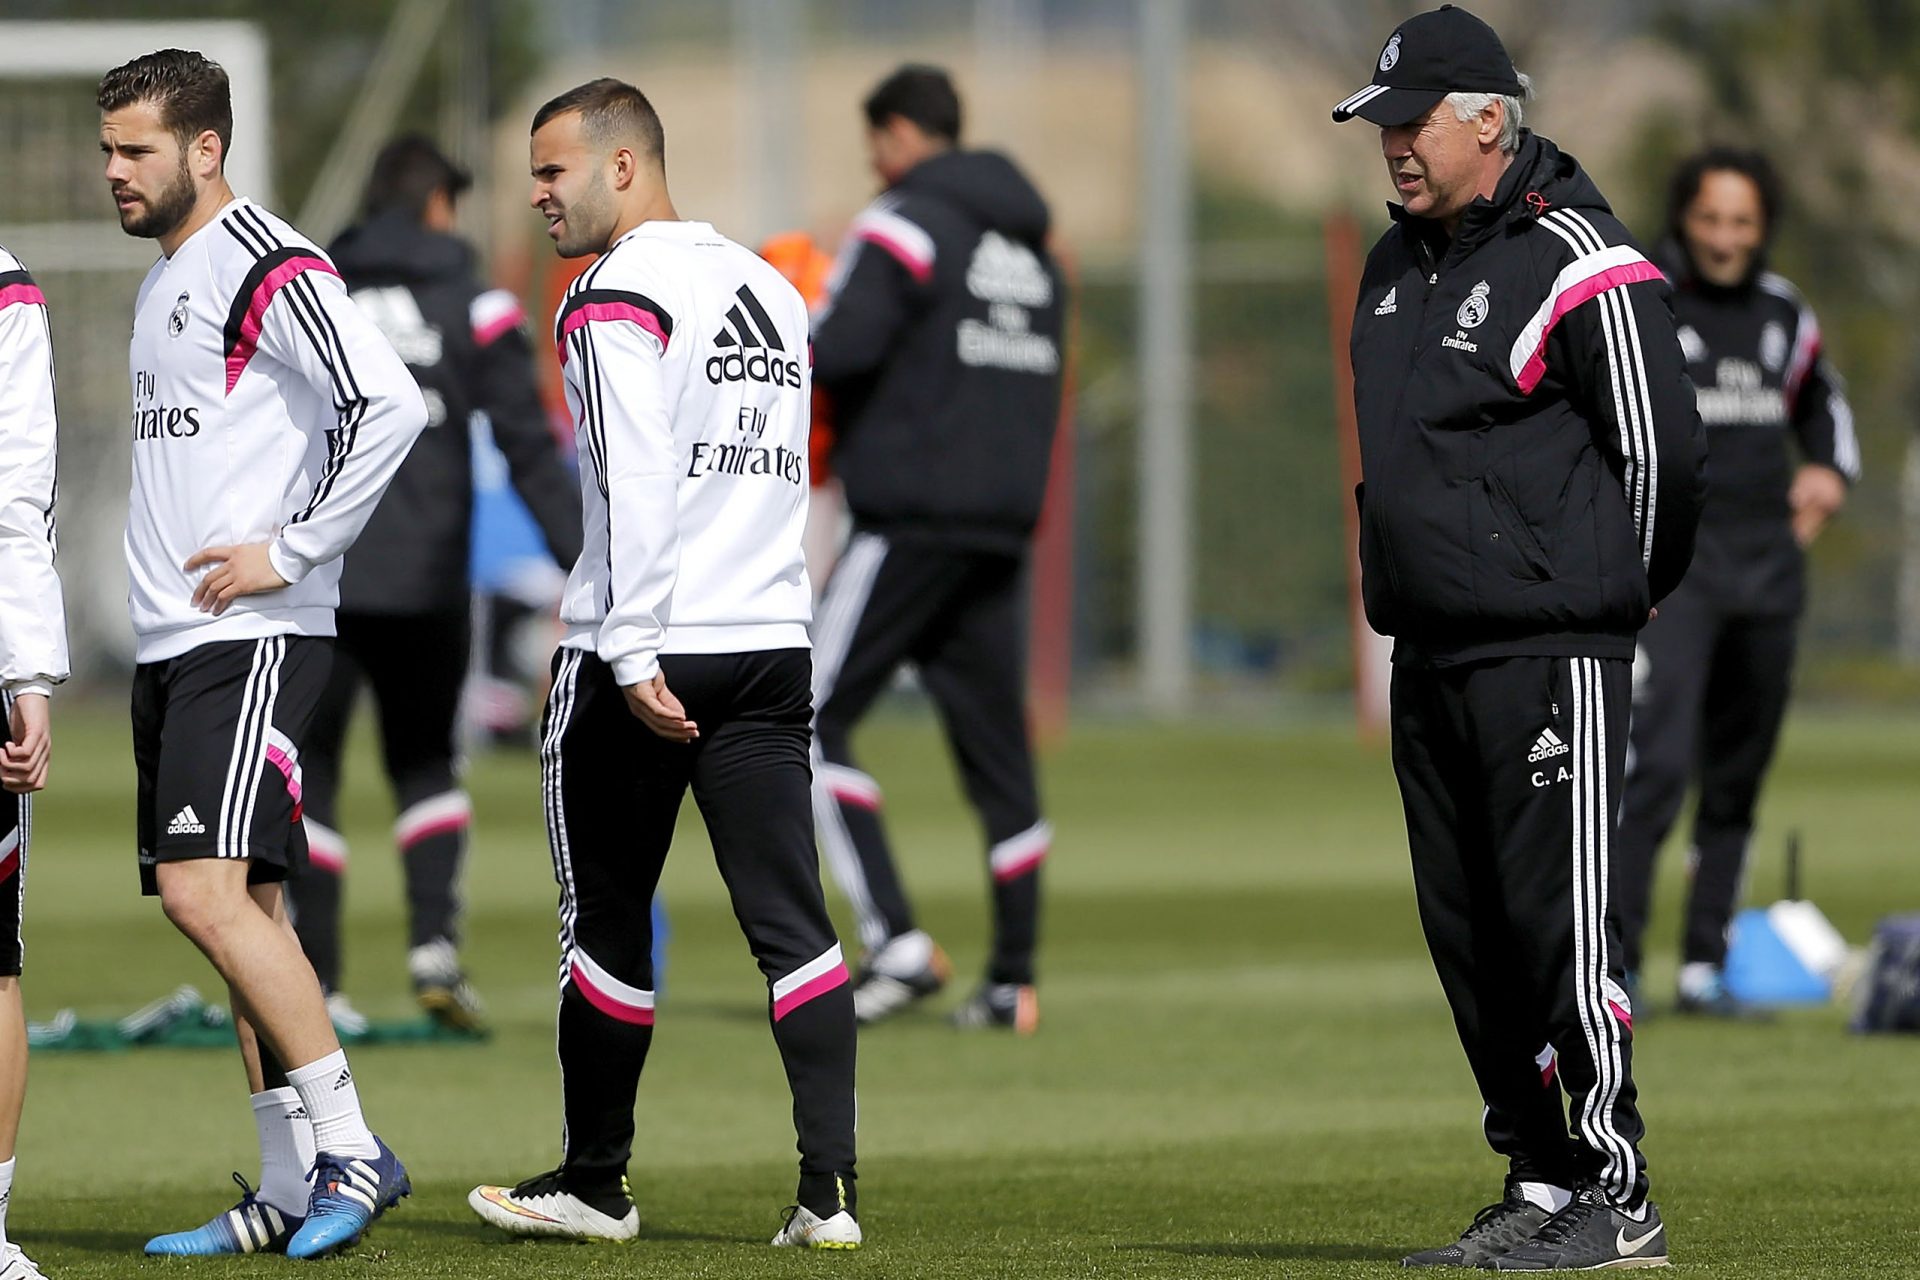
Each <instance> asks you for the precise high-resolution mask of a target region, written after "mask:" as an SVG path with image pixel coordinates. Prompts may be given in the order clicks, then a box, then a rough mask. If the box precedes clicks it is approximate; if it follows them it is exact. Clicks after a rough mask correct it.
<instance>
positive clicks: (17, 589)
mask: <svg viewBox="0 0 1920 1280" xmlns="http://www.w3.org/2000/svg"><path fill="white" fill-rule="evenodd" d="M57 428H58V424H57V420H56V418H55V417H54V410H53V336H52V333H51V331H50V330H49V329H48V326H47V300H46V298H44V297H43V296H41V293H40V288H39V286H38V285H36V284H34V282H33V277H32V276H30V275H28V274H27V269H26V268H25V267H24V266H22V265H21V263H20V260H19V259H18V258H16V257H14V256H13V255H12V254H10V253H8V252H7V251H6V250H5V249H4V248H0V688H5V690H6V691H7V692H8V693H14V694H19V693H49V692H51V691H52V688H53V686H54V685H56V684H58V683H60V682H61V681H62V680H65V679H66V678H67V611H66V604H65V601H64V600H63V599H62V596H61V593H60V577H59V575H58V574H56V573H55V572H54V569H53V556H54V531H53V498H54V490H55V479H54V477H55V456H56V453H57V447H58V445H57V437H58V430H57Z"/></svg>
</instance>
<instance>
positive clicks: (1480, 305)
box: [1453, 280, 1493, 329]
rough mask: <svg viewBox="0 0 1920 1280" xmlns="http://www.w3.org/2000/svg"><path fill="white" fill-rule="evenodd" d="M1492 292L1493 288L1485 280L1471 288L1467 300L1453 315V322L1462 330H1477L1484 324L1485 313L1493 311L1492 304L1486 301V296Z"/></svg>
mask: <svg viewBox="0 0 1920 1280" xmlns="http://www.w3.org/2000/svg"><path fill="white" fill-rule="evenodd" d="M1492 292H1493V286H1492V285H1490V284H1488V283H1487V282H1486V281H1485V280H1482V281H1481V282H1480V283H1479V284H1477V285H1475V286H1473V290H1472V292H1470V293H1468V294H1467V300H1466V301H1465V302H1462V303H1461V304H1460V309H1459V310H1458V311H1456V312H1454V313H1453V318H1454V321H1455V322H1456V323H1457V324H1459V326H1460V327H1461V328H1462V329H1477V328H1479V327H1480V325H1482V324H1484V323H1485V322H1486V319H1487V313H1488V312H1489V311H1491V310H1492V309H1493V307H1492V304H1491V303H1489V302H1488V301H1487V295H1489V294H1491V293H1492Z"/></svg>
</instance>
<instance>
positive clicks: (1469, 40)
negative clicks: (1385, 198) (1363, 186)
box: [1333, 4, 1520, 128]
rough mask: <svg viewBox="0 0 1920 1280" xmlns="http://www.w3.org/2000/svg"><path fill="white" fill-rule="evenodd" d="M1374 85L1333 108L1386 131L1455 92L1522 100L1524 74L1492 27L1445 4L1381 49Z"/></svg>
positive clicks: (1338, 116)
mask: <svg viewBox="0 0 1920 1280" xmlns="http://www.w3.org/2000/svg"><path fill="white" fill-rule="evenodd" d="M1373 66H1374V71H1373V81H1372V83H1370V84H1369V85H1367V87H1366V88H1364V89H1362V90H1360V92H1358V93H1356V94H1354V95H1352V96H1351V97H1349V98H1347V99H1345V100H1344V101H1342V102H1341V103H1340V104H1339V105H1338V106H1336V107H1334V109H1333V118H1334V119H1335V120H1351V119H1353V118H1354V117H1355V116H1359V117H1360V118H1361V119H1362V120H1368V121H1371V122H1372V123H1374V124H1377V125H1381V126H1383V127H1389V128H1390V127H1392V126H1394V125H1401V124H1406V123H1408V122H1409V121H1413V120H1417V119H1419V118H1420V117H1421V116H1422V115H1424V114H1426V113H1427V111H1429V110H1431V109H1432V107H1433V105H1434V104H1435V103H1437V102H1439V101H1440V99H1442V98H1444V97H1446V96H1447V95H1448V94H1450V93H1500V94H1510V95H1513V96H1516V97H1517V96H1519V94H1520V76H1519V73H1518V72H1516V71H1515V70H1514V69H1513V59H1512V58H1509V57H1508V56H1507V47H1506V46H1505V45H1503V44H1501V43H1500V37H1499V36H1498V35H1496V34H1495V33H1494V30H1493V28H1492V27H1490V26H1488V25H1487V24H1486V23H1484V22H1482V21H1480V19H1478V18H1476V17H1474V16H1473V15H1472V14H1470V13H1468V12H1467V11H1466V10H1465V9H1461V8H1458V7H1456V6H1454V5H1450V4H1443V5H1441V6H1440V7H1439V8H1438V9H1434V10H1431V11H1429V12H1427V13H1419V14H1415V15H1414V16H1413V17H1411V18H1408V19H1407V20H1406V21H1405V22H1403V23H1401V24H1400V25H1399V27H1397V28H1396V29H1395V30H1394V33H1393V34H1392V35H1390V36H1388V37H1387V42H1386V44H1384V45H1382V46H1381V47H1380V56H1379V57H1378V58H1377V59H1375V60H1374V64H1373Z"/></svg>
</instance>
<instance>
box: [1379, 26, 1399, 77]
mask: <svg viewBox="0 0 1920 1280" xmlns="http://www.w3.org/2000/svg"><path fill="white" fill-rule="evenodd" d="M1398 61H1400V33H1399V32H1398V31H1396V32H1394V33H1393V36H1392V38H1391V39H1389V40H1388V41H1387V47H1386V48H1384V49H1382V50H1381V51H1380V69H1381V70H1382V71H1391V70H1393V64H1394V63H1396V62H1398Z"/></svg>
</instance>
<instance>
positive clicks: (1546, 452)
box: [1334, 6, 1705, 1270]
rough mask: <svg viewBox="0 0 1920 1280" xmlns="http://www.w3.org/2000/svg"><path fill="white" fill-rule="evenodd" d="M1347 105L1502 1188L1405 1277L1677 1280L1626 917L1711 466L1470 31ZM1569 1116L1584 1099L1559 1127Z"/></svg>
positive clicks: (1655, 336) (1396, 733) (1372, 406)
mask: <svg viewBox="0 0 1920 1280" xmlns="http://www.w3.org/2000/svg"><path fill="white" fill-rule="evenodd" d="M1376 66H1377V72H1376V74H1375V75H1374V77H1373V81H1372V83H1371V84H1369V85H1368V86H1367V87H1366V88H1364V89H1361V90H1360V91H1359V92H1358V93H1355V94H1354V95H1352V96H1351V97H1349V98H1347V99H1346V100H1344V101H1343V102H1342V103H1341V104H1340V105H1339V107H1337V108H1336V109H1335V112H1334V118H1335V119H1336V120H1341V119H1346V118H1349V117H1350V116H1352V115H1359V116H1361V117H1363V118H1365V119H1367V120H1370V121H1371V122H1373V123H1374V124H1376V125H1378V126H1380V143H1381V150H1382V154H1383V156H1384V158H1385V160H1386V162H1387V166H1388V170H1389V174H1390V176H1391V178H1392V179H1393V182H1394V186H1395V189H1396V191H1397V192H1398V193H1399V195H1400V196H1401V203H1400V204H1398V205H1396V206H1394V207H1393V208H1392V210H1391V212H1392V214H1393V217H1394V220H1395V223H1396V225H1395V226H1393V227H1392V228H1391V229H1389V230H1388V231H1387V233H1386V234H1385V235H1384V236H1382V237H1381V239H1380V241H1379V243H1378V244H1377V245H1375V247H1374V249H1373V252H1372V254H1371V256H1370V257H1369V258H1368V261H1367V266H1366V271H1365V274H1364V276H1363V278H1362V283H1361V288H1360V295H1359V298H1358V299H1357V308H1356V311H1355V316H1354V325H1353V350H1352V355H1353V370H1354V399H1355V406H1356V409H1357V412H1358V419H1359V426H1360V452H1361V462H1362V467H1363V471H1364V474H1365V477H1366V480H1365V483H1364V484H1363V485H1362V486H1361V492H1360V494H1359V495H1358V499H1359V502H1360V517H1361V518H1360V556H1361V572H1362V590H1363V594H1364V597H1365V602H1366V609H1367V617H1368V619H1369V621H1371V622H1372V624H1373V626H1374V627H1375V628H1376V629H1377V630H1379V631H1380V632H1382V633H1383V634H1386V635H1391V636H1393V637H1394V638H1395V645H1394V678H1393V691H1392V723H1393V759H1394V772H1395V775H1396V777H1397V778H1398V780H1399V784H1400V792H1401V797H1402V800H1403V802H1404V805H1405V809H1406V818H1407V831H1408V838H1409V843H1410V845H1411V847H1412V854H1413V874H1414V886H1415V892H1416V895H1417V897H1418V901H1419V906H1420V916H1421V923H1422V925H1423V927H1424V929H1425V932H1426V936H1427V943H1428V946H1429V948H1430V949H1431V951H1432V953H1433V958H1434V965H1435V968H1436V969H1437V970H1438V972H1439V976H1440V981H1441V985H1442V987H1443V988H1444V989H1445V991H1446V995H1447V1000H1448V1003H1449V1004H1450V1005H1451V1007H1452V1010H1453V1015H1454V1022H1455V1025H1456V1027H1457V1028H1458V1030H1459V1033H1460V1038H1461V1042H1462V1044H1463V1046H1464V1047H1465V1049H1466V1051H1467V1058H1468V1061H1469V1063H1470V1064H1471V1066H1472V1068H1473V1072H1474V1076H1475V1079H1476V1081H1477V1082H1478V1084H1479V1087H1480V1093H1481V1097H1482V1099H1483V1101H1484V1102H1485V1105H1486V1111H1485V1131H1486V1136H1487V1139H1488V1141H1489V1143H1491V1144H1492V1146H1493V1148H1494V1149H1495V1151H1497V1152H1499V1153H1500V1154H1502V1155H1504V1156H1506V1157H1507V1158H1508V1162H1509V1169H1508V1178H1507V1189H1506V1194H1505V1196H1504V1197H1503V1198H1502V1200H1501V1202H1500V1203H1499V1204H1496V1205H1490V1206H1488V1208H1487V1209H1486V1210H1484V1211H1483V1212H1482V1213H1481V1214H1480V1215H1479V1216H1477V1217H1476V1218H1475V1219H1474V1222H1473V1224H1472V1225H1471V1226H1470V1227H1469V1228H1468V1229H1467V1231H1466V1232H1465V1233H1464V1234H1463V1235H1462V1237H1461V1238H1460V1240H1459V1241H1458V1242H1456V1243H1454V1244H1450V1245H1447V1246H1445V1247H1443V1248H1440V1249H1436V1250H1430V1251H1428V1252H1425V1253H1420V1254H1415V1255H1414V1256H1412V1257H1411V1258H1409V1259H1407V1262H1408V1264H1409V1265H1415V1266H1427V1265H1480V1266H1493V1267H1497V1268H1499V1269H1503V1270H1549V1269H1562V1268H1567V1267H1597V1266H1622V1265H1647V1264H1650V1263H1657V1262H1660V1261H1664V1259H1665V1255H1666V1237H1665V1231H1664V1229H1663V1228H1662V1226H1661V1223H1660V1218H1659V1215H1658V1212H1657V1211H1656V1210H1655V1209H1654V1207H1653V1206H1652V1204H1651V1203H1650V1202H1649V1201H1648V1200H1647V1179H1646V1173H1645V1161H1644V1160H1643V1159H1642V1158H1641V1155H1640V1151H1639V1141H1640V1138H1641V1135H1642V1133H1643V1131H1644V1129H1643V1125H1642V1123H1641V1120H1640V1114H1639V1111H1638V1108H1637V1106H1636V1094H1635V1089H1634V1084H1633V1077H1632V1071H1631V1069H1632V1052H1633V1033H1632V1027H1633V1013H1632V1007H1631V1004H1630V1002H1629V1001H1628V999H1627V997H1626V995H1625V993H1624V992H1623V991H1622V989H1621V987H1620V983H1619V979H1620V977H1621V970H1620V965H1619V955H1618V948H1617V945H1616V939H1615V938H1614V937H1613V935H1612V933H1611V931H1610V928H1609V924H1608V919H1607V916H1608V912H1607V893H1608V875H1609V847H1610V844H1611V838H1612V834H1613V829H1614V815H1615V805H1616V803H1617V800H1618V796H1619V791H1620V780H1621V774H1622V769H1623V763H1624V755H1625V750H1626V736H1627V704H1628V690H1629V685H1630V681H1631V664H1632V658H1633V645H1634V636H1635V634H1636V633H1637V632H1638V631H1639V629H1640V628H1641V627H1642V626H1643V625H1645V623H1646V621H1647V617H1648V614H1649V612H1650V610H1651V609H1652V607H1653V605H1654V604H1655V602H1657V601H1658V600H1659V599H1660V598H1661V597H1662V596H1663V595H1665V594H1666V593H1667V592H1668V591H1670V590H1672V588H1673V586H1674V585H1675V583H1677V582H1678V581H1679V579H1680V576H1681V574H1682V573H1683V572H1684V571H1685V569H1686V566H1687V562H1688V559H1689V557H1690V556H1691V554H1692V548H1693V533H1694V525H1695V523H1696V521H1697V519H1698V513H1699V504H1700V490H1701V478H1700V477H1701V468H1702V465H1703V462H1704V457H1705V450H1704V446H1703V443H1702V440H1703V437H1702V435H1701V431H1700V424H1699V418H1698V415H1697V414H1696V413H1695V411H1694V404H1693V393H1692V389H1691V387H1690V386H1689V384H1688V382H1687V379H1686V375H1685V371H1684V367H1683V364H1682V360H1681V353H1680V347H1679V343H1678V341H1677V340H1676V338H1675V335H1674V326H1673V318H1672V315H1671V313H1670V312H1669V310H1668V308H1667V302H1666V286H1665V283H1664V280H1663V279H1662V277H1661V274H1660V272H1659V270H1658V269H1657V268H1656V267H1655V266H1654V265H1653V264H1652V263H1650V262H1649V261H1647V259H1646V257H1645V256H1644V255H1643V254H1642V253H1641V252H1640V250H1639V248H1638V247H1637V246H1636V245H1635V244H1634V242H1633V240H1632V238H1631V237H1630V236H1629V235H1628V234H1627V232H1626V230H1625V229H1624V228H1623V227H1622V226H1621V225H1620V223H1619V221H1618V220H1617V219H1615V218H1614V216H1613V214H1612V213H1611V211H1610V210H1609V209H1608V206H1607V203H1606V200H1605V199H1604V198H1603V197H1602V196H1601V194H1600V192H1599V191H1598V190H1597V189H1596V188H1595V187H1594V185H1593V183H1592V181H1591V180H1590V179H1589V178H1588V177H1587V176H1586V174H1585V173H1584V172H1582V171H1581V169H1580V167H1579V165H1578V164H1577V163H1576V162H1575V161H1574V160H1573V158H1572V157H1571V156H1568V155H1566V154H1565V153H1563V152H1561V151H1560V150H1559V149H1558V148H1557V147H1555V146H1554V145H1553V144H1552V143H1551V142H1548V141H1547V140H1546V139H1544V138H1540V137H1537V136H1535V135H1533V134H1532V133H1530V132H1528V131H1527V130H1525V129H1522V128H1520V127H1519V123H1520V122H1519V114H1520V108H1521V103H1522V102H1523V101H1524V99H1525V98H1526V97H1528V96H1529V93H1530V88H1529V86H1528V85H1527V84H1526V83H1525V82H1524V81H1523V80H1522V78H1521V77H1520V76H1519V74H1518V73H1517V72H1516V71H1515V70H1514V69H1513V64H1512V61H1511V60H1510V59H1509V58H1508V57H1507V54H1506V51H1505V48H1504V47H1503V46H1502V45H1501V43H1500V39H1499V37H1498V36H1497V35H1495V34H1494V32H1493V30H1492V29H1491V28H1490V27H1488V26H1486V24H1484V23H1482V22H1480V21H1479V19H1477V18H1474V17H1473V16H1472V15H1470V14H1468V13H1466V12H1465V11H1464V10H1460V9H1456V8H1453V7H1451V6H1449V7H1447V8H1443V9H1440V10H1436V11H1433V12H1430V13H1425V14H1421V15H1418V16H1416V17H1414V18H1411V19H1409V20H1408V21H1406V22H1405V23H1403V24H1402V25H1401V26H1400V27H1399V28H1398V29H1397V30H1396V31H1395V32H1394V33H1393V35H1392V36H1391V37H1390V38H1389V40H1388V41H1387V43H1386V45H1385V46H1384V47H1383V48H1382V49H1381V51H1380V56H1379V59H1378V62H1377V64H1376ZM1563 1090H1564V1094H1565V1097H1564V1099H1563Z"/></svg>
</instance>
